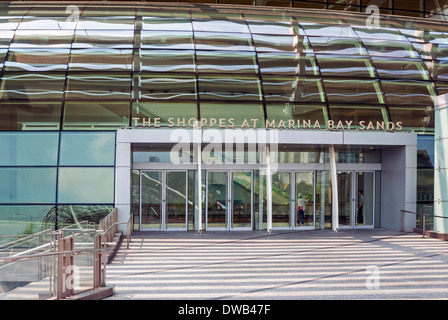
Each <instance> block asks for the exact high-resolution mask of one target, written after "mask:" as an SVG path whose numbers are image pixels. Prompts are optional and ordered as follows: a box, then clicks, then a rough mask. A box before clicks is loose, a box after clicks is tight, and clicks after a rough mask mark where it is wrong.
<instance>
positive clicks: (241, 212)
mask: <svg viewBox="0 0 448 320" xmlns="http://www.w3.org/2000/svg"><path fill="white" fill-rule="evenodd" d="M231 176H232V178H231V179H232V185H231V190H232V191H231V192H232V193H231V197H232V202H231V204H232V207H231V210H232V228H250V227H251V226H252V172H251V171H247V172H231Z"/></svg>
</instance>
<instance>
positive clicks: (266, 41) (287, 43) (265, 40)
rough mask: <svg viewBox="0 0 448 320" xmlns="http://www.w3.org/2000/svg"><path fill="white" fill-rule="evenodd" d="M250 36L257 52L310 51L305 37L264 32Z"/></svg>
mask: <svg viewBox="0 0 448 320" xmlns="http://www.w3.org/2000/svg"><path fill="white" fill-rule="evenodd" d="M252 37H253V39H254V43H255V46H256V48H257V51H258V52H285V51H286V52H311V49H310V47H309V43H308V40H307V38H306V37H302V36H294V35H290V36H289V35H288V36H277V35H266V34H254V35H253V36H252Z"/></svg>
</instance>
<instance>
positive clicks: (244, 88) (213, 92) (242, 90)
mask: <svg viewBox="0 0 448 320" xmlns="http://www.w3.org/2000/svg"><path fill="white" fill-rule="evenodd" d="M199 95H200V97H201V100H202V99H204V100H232V101H238V100H252V101H261V100H262V95H261V87H260V80H259V78H258V77H256V76H252V77H251V76H231V75H222V76H205V75H204V76H201V77H200V78H199Z"/></svg>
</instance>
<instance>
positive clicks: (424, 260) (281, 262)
mask: <svg viewBox="0 0 448 320" xmlns="http://www.w3.org/2000/svg"><path fill="white" fill-rule="evenodd" d="M107 285H111V286H114V287H115V295H114V296H113V297H111V298H109V299H117V300H118V299H122V300H128V299H163V300H169V299H180V300H188V299H195V300H202V299H224V300H225V299H239V300H240V299H241V300H242V299H249V300H258V299H282V300H290V299H294V300H296V299H448V242H446V241H442V240H438V239H433V238H422V236H421V235H419V234H414V233H400V232H397V231H391V230H384V229H373V230H340V231H339V232H337V233H334V232H332V231H331V230H316V231H302V232H277V233H272V234H271V235H268V234H267V233H265V232H205V233H203V234H202V235H199V234H197V233H194V232H165V233H162V232H154V233H139V234H135V235H134V236H133V238H132V242H131V245H130V248H129V249H126V246H125V245H123V246H122V247H121V248H120V250H119V251H118V253H117V255H116V256H115V258H114V260H113V262H112V263H111V264H109V265H108V266H107Z"/></svg>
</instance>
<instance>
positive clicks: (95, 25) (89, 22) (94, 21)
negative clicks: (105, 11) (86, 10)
mask: <svg viewBox="0 0 448 320" xmlns="http://www.w3.org/2000/svg"><path fill="white" fill-rule="evenodd" d="M134 19H135V18H134V17H121V16H115V17H114V16H106V17H95V18H90V17H84V16H83V15H81V16H80V17H79V21H78V24H77V27H76V29H87V30H88V29H108V30H134Z"/></svg>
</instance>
